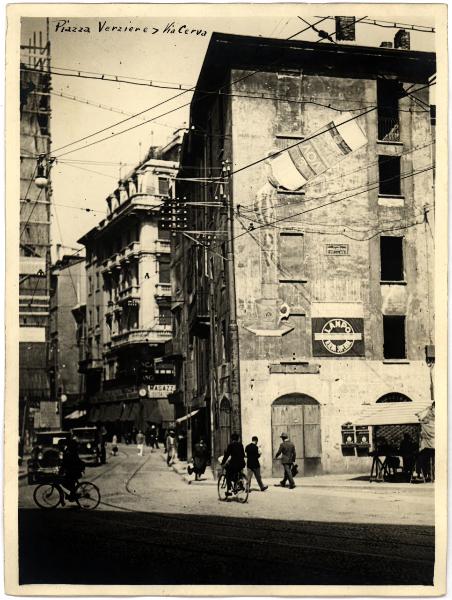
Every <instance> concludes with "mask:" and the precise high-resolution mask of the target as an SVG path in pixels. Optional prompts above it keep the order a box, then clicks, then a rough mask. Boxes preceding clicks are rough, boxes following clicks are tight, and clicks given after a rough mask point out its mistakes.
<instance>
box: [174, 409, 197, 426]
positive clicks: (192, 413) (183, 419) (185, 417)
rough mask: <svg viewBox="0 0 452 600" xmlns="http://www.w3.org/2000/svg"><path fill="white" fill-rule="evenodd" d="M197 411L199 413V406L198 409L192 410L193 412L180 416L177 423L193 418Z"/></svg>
mask: <svg viewBox="0 0 452 600" xmlns="http://www.w3.org/2000/svg"><path fill="white" fill-rule="evenodd" d="M197 413H199V408H198V410H192V411H191V413H188V415H184V416H183V417H179V419H176V423H182V422H183V421H186V420H187V419H191V418H192V417H194V416H195V415H196V414H197Z"/></svg>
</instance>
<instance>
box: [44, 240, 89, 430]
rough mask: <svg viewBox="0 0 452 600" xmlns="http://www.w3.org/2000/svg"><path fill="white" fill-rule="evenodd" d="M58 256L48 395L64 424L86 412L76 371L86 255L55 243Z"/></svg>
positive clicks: (81, 418) (53, 278)
mask: <svg viewBox="0 0 452 600" xmlns="http://www.w3.org/2000/svg"><path fill="white" fill-rule="evenodd" d="M57 252H58V255H57V260H56V261H55V263H54V264H53V265H52V268H51V280H50V284H51V286H50V322H49V362H48V372H49V384H50V398H51V400H52V401H53V402H55V403H56V404H57V407H58V414H59V416H60V424H61V425H62V426H63V427H64V428H66V427H71V426H74V425H76V424H77V423H78V422H79V421H80V422H83V421H84V417H85V415H86V409H85V398H84V379H83V374H82V373H79V370H78V361H79V341H80V335H79V332H78V324H77V321H76V320H74V309H75V311H76V312H77V311H78V310H79V307H80V305H81V304H82V303H83V301H84V300H83V298H84V295H85V288H86V270H85V258H84V257H83V256H80V254H79V253H77V255H74V254H63V252H62V248H61V246H60V245H57Z"/></svg>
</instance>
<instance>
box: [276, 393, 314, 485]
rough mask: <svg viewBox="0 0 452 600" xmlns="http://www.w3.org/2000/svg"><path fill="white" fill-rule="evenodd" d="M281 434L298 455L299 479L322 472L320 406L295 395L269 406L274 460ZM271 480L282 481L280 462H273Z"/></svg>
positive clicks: (308, 398) (309, 399)
mask: <svg viewBox="0 0 452 600" xmlns="http://www.w3.org/2000/svg"><path fill="white" fill-rule="evenodd" d="M282 432H285V433H287V434H288V436H289V439H290V440H291V441H292V442H293V443H294V445H295V450H296V453H297V464H298V468H299V472H300V474H301V475H315V474H318V473H320V472H321V457H322V450H321V430H320V406H319V404H318V403H317V402H316V401H315V400H314V399H313V398H310V397H309V396H305V395H303V394H299V395H298V394H294V395H291V396H285V397H282V398H280V399H278V400H276V401H275V403H274V404H273V406H272V443H273V457H274V456H275V454H276V452H277V451H278V448H279V445H280V443H281V438H280V435H281V433H282ZM272 475H273V477H282V467H281V461H280V460H274V458H273V462H272Z"/></svg>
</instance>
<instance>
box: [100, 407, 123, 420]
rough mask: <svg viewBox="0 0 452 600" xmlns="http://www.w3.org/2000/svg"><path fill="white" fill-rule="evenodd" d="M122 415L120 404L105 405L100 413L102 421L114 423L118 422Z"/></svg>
mask: <svg viewBox="0 0 452 600" xmlns="http://www.w3.org/2000/svg"><path fill="white" fill-rule="evenodd" d="M121 413H122V402H115V403H114V404H107V405H106V406H105V408H104V411H103V413H102V421H105V422H108V423H114V422H115V421H118V420H119V418H120V417H121Z"/></svg>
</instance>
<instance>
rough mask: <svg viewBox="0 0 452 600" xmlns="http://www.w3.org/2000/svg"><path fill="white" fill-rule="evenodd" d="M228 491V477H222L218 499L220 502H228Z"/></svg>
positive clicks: (219, 483)
mask: <svg viewBox="0 0 452 600" xmlns="http://www.w3.org/2000/svg"><path fill="white" fill-rule="evenodd" d="M227 491H228V484H227V481H226V475H220V477H219V479H218V498H219V499H220V500H223V501H224V500H226V498H227V496H226V492H227Z"/></svg>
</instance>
